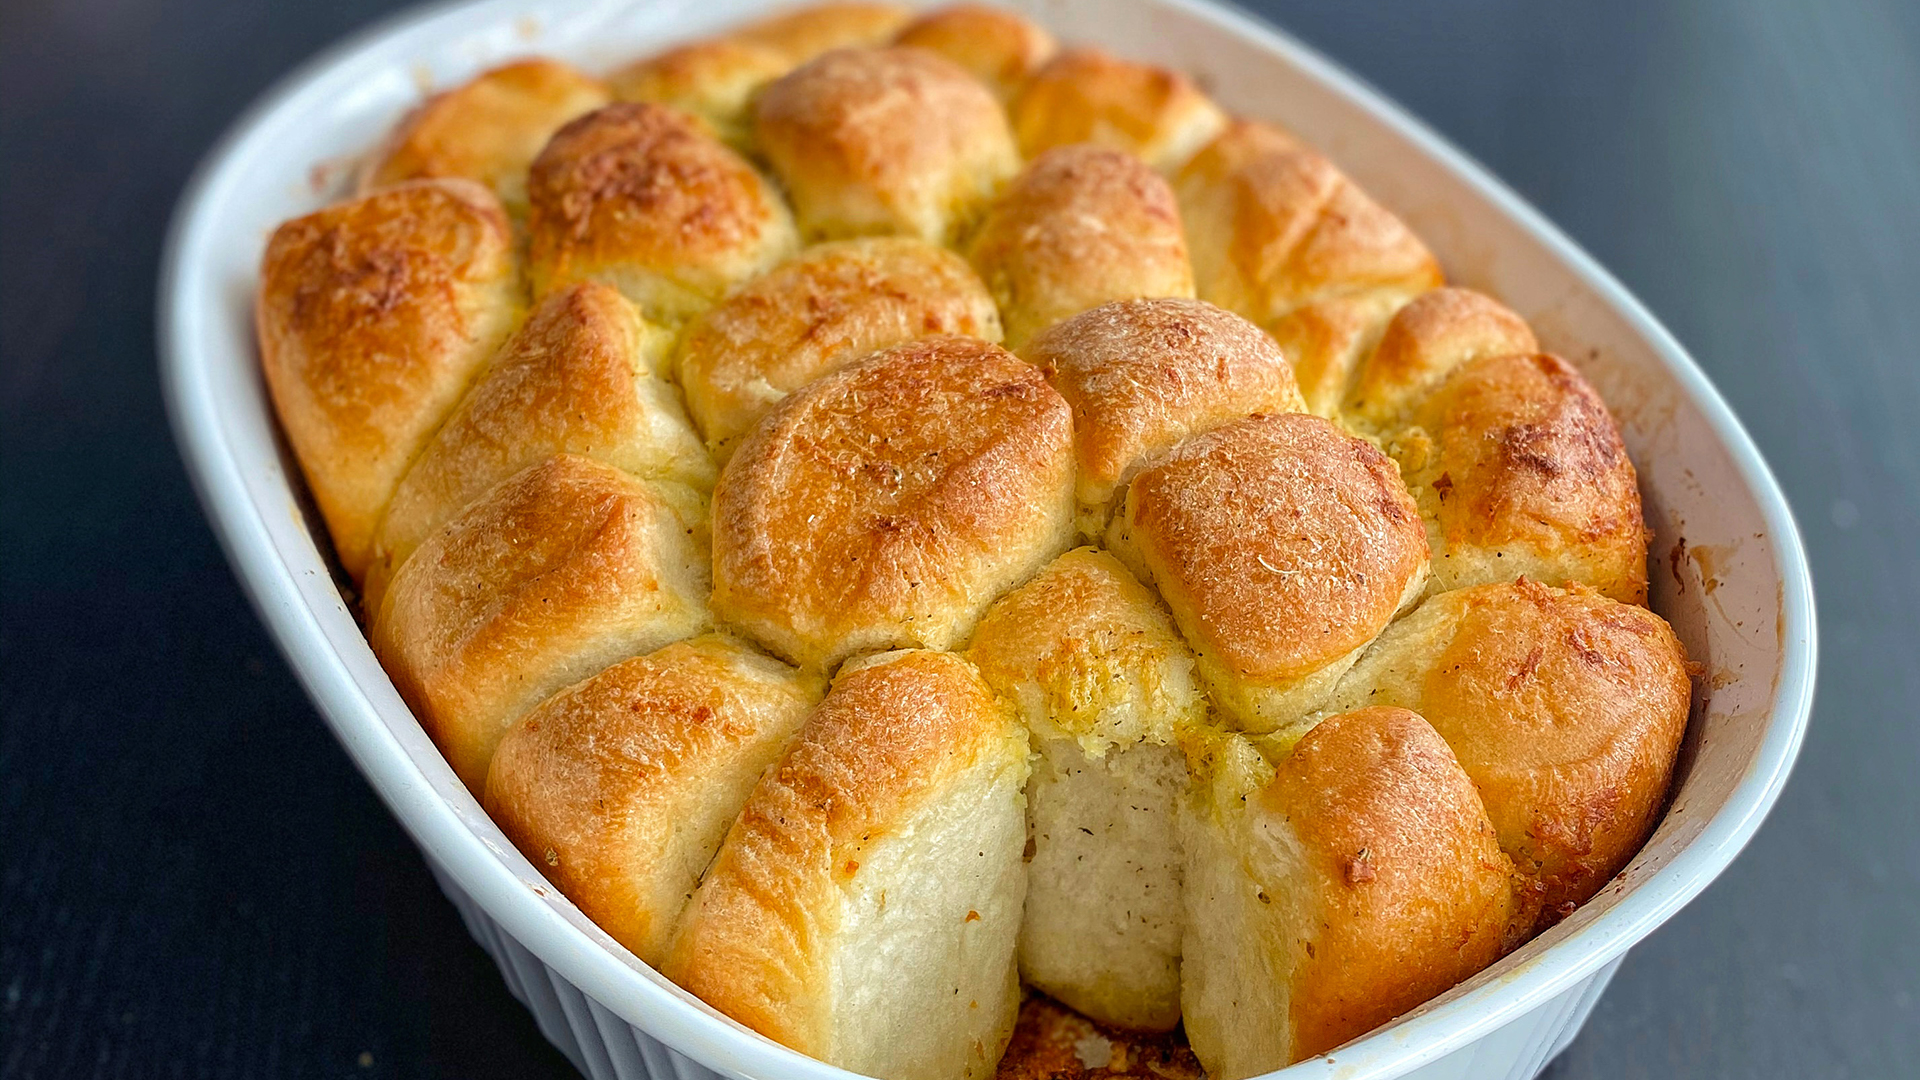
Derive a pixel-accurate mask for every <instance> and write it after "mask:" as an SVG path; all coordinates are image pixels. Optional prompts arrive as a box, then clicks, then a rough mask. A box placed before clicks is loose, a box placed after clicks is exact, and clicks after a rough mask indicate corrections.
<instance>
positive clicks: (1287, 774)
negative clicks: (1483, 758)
mask: <svg viewBox="0 0 1920 1080" xmlns="http://www.w3.org/2000/svg"><path fill="white" fill-rule="evenodd" d="M1255 816H1256V820H1258V819H1259V818H1261V817H1265V818H1267V819H1268V820H1269V821H1276V822H1284V826H1283V827H1284V828H1285V829H1287V831H1289V832H1291V833H1292V834H1293V836H1294V837H1296V838H1297V840H1298V842H1299V845H1300V846H1299V849H1298V856H1297V857H1298V863H1297V864H1296V865H1295V866H1294V867H1292V871H1293V872H1292V873H1291V874H1289V875H1287V880H1285V881H1283V882H1276V884H1283V885H1285V886H1290V887H1292V888H1293V889H1297V890H1299V891H1300V892H1301V893H1302V894H1304V895H1305V896H1306V897H1310V898H1312V899H1311V900H1310V901H1309V909H1310V911H1311V914H1310V915H1308V917H1307V919H1306V922H1305V926H1304V927H1303V931H1304V933H1305V935H1306V938H1305V940H1306V941H1307V943H1308V947H1307V948H1306V949H1305V950H1304V955H1302V956H1299V957H1298V958H1297V960H1296V966H1295V968H1294V971H1293V979H1292V981H1293V992H1292V995H1291V999H1290V1006H1289V1013H1290V1019H1291V1021H1292V1024H1293V1059H1294V1060H1295V1061H1298V1060H1301V1059H1302V1058H1307V1057H1311V1056H1313V1055H1315V1054H1322V1053H1325V1052H1326V1051H1328V1050H1331V1049H1333V1048H1334V1047H1336V1046H1339V1045H1340V1044H1342V1043H1344V1042H1346V1041H1347V1040H1349V1039H1352V1038H1354V1037H1356V1036H1358V1035H1362V1034H1364V1033H1366V1032H1368V1031H1371V1030H1373V1029H1374V1028H1375V1027H1378V1026H1379V1025H1380V1024H1383V1023H1385V1022H1387V1021H1388V1020H1391V1019H1393V1018H1394V1017H1396V1016H1398V1015H1400V1014H1401V1013H1403V1012H1406V1011H1407V1010H1409V1009H1411V1008H1413V1007H1414V1006H1416V1005H1418V1004H1420V1003H1421V1002H1423V1001H1425V1000H1427V999H1428V998H1430V997H1432V996H1434V995H1435V994H1438V993H1441V992H1442V991H1444V990H1446V989H1447V988H1449V987H1451V986H1453V985H1454V984H1455V983H1458V982H1460V981H1461V980H1462V979H1465V978H1467V977H1468V976H1471V975H1473V974H1474V973H1476V972H1478V971H1479V970H1480V969H1481V968H1484V967H1486V966H1487V965H1488V964H1491V963H1493V962H1494V961H1495V960H1497V959H1499V958H1500V954H1501V949H1502V945H1503V943H1504V941H1505V940H1506V932H1507V927H1508V923H1509V922H1510V921H1511V919H1512V916H1513V892H1512V883H1511V882H1512V873H1513V866H1512V863H1510V862H1509V861H1508V859H1507V857H1506V856H1505V855H1503V854H1502V853H1501V851H1500V846H1499V844H1498V843H1496V842H1495V839H1494V829H1493V826H1492V824H1491V823H1490V822H1489V821H1488V820H1487V812H1486V810H1485V809H1484V808H1483V807H1482V806H1481V803H1480V797H1479V795H1477V794H1476V793H1475V791H1474V785H1473V782H1472V781H1471V780H1469V779H1468V774H1467V773H1466V772H1465V771H1463V770H1462V769H1461V767H1460V763H1459V762H1458V761H1456V760H1455V758H1454V755H1453V752H1452V751H1451V750H1449V749H1448V747H1447V744H1446V743H1445V742H1443V741H1442V740H1441V739H1440V737H1439V736H1438V735H1437V734H1435V733H1434V729H1433V728H1432V727H1430V726H1429V725H1428V724H1427V723H1426V721H1424V720H1422V719H1421V718H1420V717H1419V716H1417V715H1415V714H1414V713H1411V712H1408V711H1407V710H1405V709H1390V708H1372V709H1363V710H1361V711H1358V712H1351V713H1346V714H1344V715H1341V716H1336V717H1333V718H1331V719H1329V720H1326V721H1324V722H1322V723H1321V724H1320V725H1319V726H1318V727H1316V728H1314V729H1313V731H1312V732H1311V733H1309V734H1308V735H1307V736H1306V737H1305V738H1304V739H1302V740H1301V741H1300V744H1299V746H1298V747H1296V748H1295V749H1294V752H1293V754H1292V756H1290V757H1288V758H1287V759H1286V760H1285V761H1283V762H1281V763H1280V766H1279V768H1278V769H1277V770H1276V774H1275V776H1274V780H1273V783H1272V784H1271V785H1269V786H1268V787H1267V788H1266V789H1265V790H1264V791H1262V792H1261V793H1260V795H1259V797H1258V800H1257V809H1256V810H1255ZM1274 1064H1275V1065H1279V1064H1284V1063H1282V1062H1276V1063H1274Z"/></svg>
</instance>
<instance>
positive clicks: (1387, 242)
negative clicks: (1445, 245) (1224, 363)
mask: <svg viewBox="0 0 1920 1080" xmlns="http://www.w3.org/2000/svg"><path fill="white" fill-rule="evenodd" d="M1222 139H1223V140H1226V145H1225V146H1217V147H1215V148H1213V151H1212V152H1203V153H1202V154H1200V155H1199V156H1198V157H1197V158H1196V159H1195V161H1194V162H1193V163H1192V164H1190V165H1189V166H1188V168H1187V169H1185V170H1183V171H1182V173H1181V175H1180V177H1179V178H1178V179H1177V180H1176V181H1175V185H1174V187H1175V190H1176V191H1177V192H1178V193H1179V196H1180V213H1181V217H1182V218H1183V220H1185V222H1186V225H1187V240H1188V244H1189V246H1190V248H1191V252H1192V256H1193V270H1194V283H1195V285H1196V286H1197V288H1198V290H1199V295H1200V298H1201V299H1203V300H1210V301H1212V302H1213V303H1216V304H1219V305H1220V306H1221V307H1224V308H1226V309H1228V310H1230V311H1235V312H1238V313H1239V314H1241V315H1244V316H1246V317H1247V318H1249V319H1252V320H1253V321H1254V322H1256V323H1260V324H1261V325H1263V326H1264V325H1269V324H1271V323H1273V322H1275V321H1277V320H1279V319H1281V318H1282V317H1284V316H1286V315H1288V314H1289V313H1291V312H1293V311H1294V310H1296V309H1298V308H1301V307H1304V306H1305V305H1308V304H1312V303H1319V302H1323V301H1327V300H1332V299H1337V298H1341V297H1346V296H1353V295H1358V294H1363V293H1369V292H1386V293H1392V294H1396V295H1398V296H1400V297H1401V298H1402V299H1403V300H1404V299H1406V298H1411V297H1413V296H1416V295H1418V294H1419V293H1421V292H1424V291H1425V290H1427V289H1431V288H1434V287H1436V286H1438V285H1440V284H1441V274H1440V267H1439V264H1438V263H1437V262H1436V261H1435V260H1434V258H1433V255H1432V254H1431V253H1430V252H1428V251H1427V249H1426V246H1425V245H1423V244H1422V243H1421V242H1420V240H1419V238H1418V237H1416V236H1414V235H1413V233H1412V232H1411V231H1409V230H1408V229H1407V227H1406V226H1405V225H1404V224H1402V223H1401V221H1400V219H1399V218H1396V217H1394V216H1393V215H1392V214H1391V213H1389V212H1388V211H1387V210H1385V209H1384V208H1382V207H1381V206H1380V205H1379V204H1378V203H1375V202H1374V201H1373V200H1372V199H1370V198H1368V197H1367V196H1366V194H1365V193H1363V192H1362V191H1361V190H1360V189H1359V188H1358V187H1356V186H1355V185H1354V184H1353V182H1352V181H1351V180H1349V179H1347V177H1346V176H1345V174H1343V173H1341V172H1340V170H1339V169H1337V168H1335V167H1334V166H1333V164H1332V163H1331V162H1329V161H1327V160H1326V159H1325V158H1323V157H1321V156H1320V155H1318V154H1316V153H1313V152H1312V151H1310V150H1306V149H1285V148H1283V147H1284V146H1285V145H1286V141H1287V137H1286V136H1284V135H1276V134H1274V133H1273V132H1272V131H1271V130H1269V129H1262V128H1259V127H1237V128H1233V129H1230V130H1229V131H1228V132H1227V133H1226V134H1225V135H1223V136H1222Z"/></svg>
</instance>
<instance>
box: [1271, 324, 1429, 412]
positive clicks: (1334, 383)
mask: <svg viewBox="0 0 1920 1080" xmlns="http://www.w3.org/2000/svg"><path fill="white" fill-rule="evenodd" d="M1405 300H1406V298H1405V297H1404V296H1402V295H1400V294H1398V293H1395V292H1378V293H1361V294H1359V295H1357V296H1340V297H1335V298H1333V299H1331V300H1322V301H1320V302H1319V303H1316V304H1308V305H1306V306H1305V307H1299V308H1295V309H1293V310H1292V311H1290V312H1288V313H1287V314H1285V315H1283V316H1281V317H1280V318H1279V319H1278V320H1276V321H1275V322H1273V323H1271V324H1269V325H1268V327H1267V333H1269V334H1271V335H1272V336H1273V340H1274V341H1275V342H1277V343H1279V345H1280V349H1281V351H1282V352H1284V353H1286V354H1287V359H1288V360H1290V361H1292V363H1293V376H1294V379H1295V380H1296V381H1297V382H1298V383H1299V384H1300V395H1301V397H1303V398H1305V399H1306V404H1307V410H1308V411H1309V412H1311V413H1313V414H1314V415H1315V416H1324V417H1326V418H1327V419H1329V420H1335V419H1346V420H1348V421H1349V423H1350V422H1351V417H1343V416H1342V415H1341V412H1340V406H1341V404H1342V403H1343V402H1345V401H1346V399H1347V391H1348V388H1349V387H1350V386H1352V385H1353V380H1354V378H1355V376H1356V375H1357V374H1358V373H1359V372H1360V370H1361V369H1362V368H1363V367H1364V366H1365V364H1366V361H1367V358H1368V357H1369V356H1371V355H1372V353H1373V349H1374V346H1375V345H1376V344H1378V343H1379V340H1380V334H1381V332H1382V331H1383V330H1385V329H1386V326H1387V321H1388V320H1389V319H1390V318H1392V316H1393V312H1394V310H1395V309H1396V308H1398V307H1399V306H1400V305H1401V304H1402V303H1403V302H1404V301H1405Z"/></svg>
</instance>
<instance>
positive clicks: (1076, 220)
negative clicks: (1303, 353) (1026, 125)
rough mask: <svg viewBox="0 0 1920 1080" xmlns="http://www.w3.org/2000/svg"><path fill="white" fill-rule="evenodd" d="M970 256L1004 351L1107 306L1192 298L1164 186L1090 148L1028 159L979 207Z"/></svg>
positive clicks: (1134, 163) (1117, 156)
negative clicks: (995, 315) (1002, 324)
mask: <svg viewBox="0 0 1920 1080" xmlns="http://www.w3.org/2000/svg"><path fill="white" fill-rule="evenodd" d="M970 257H971V258H972V260H973V265H974V268H975V269H976V270H978V271H979V272H980V277H981V280H983V281H985V282H986V283H987V287H988V288H989V289H990V290H992V292H993V298H994V299H995V300H996V301H998V302H999V304H1000V313H1001V315H1002V317H1003V318H1005V319H1006V328H1007V345H1008V347H1009V348H1014V349H1018V348H1019V347H1020V346H1021V345H1023V344H1025V342H1026V341H1027V339H1029V338H1031V337H1032V336H1033V335H1035V334H1037V333H1039V332H1040V331H1042V330H1045V329H1046V328H1047V327H1049V326H1052V325H1053V324H1054V323H1057V322H1059V321H1060V320H1061V319H1064V318H1067V317H1068V316H1071V315H1077V314H1079V313H1080V312H1082V311H1085V310H1087V309H1088V308H1092V307H1098V306H1099V305H1101V304H1104V303H1106V302H1108V301H1110V300H1128V299H1132V298H1135V297H1156V296H1184V297H1190V296H1192V295H1193V268H1192V267H1191V266H1190V265H1188V263H1187V242H1186V238H1185V236H1184V235H1182V233H1181V231H1180V209H1179V207H1178V206H1176V205H1175V203H1174V199H1173V189H1171V188H1169V187H1168V186H1167V182H1166V181H1165V180H1162V179H1161V178H1160V175H1159V174H1158V173H1156V172H1154V171H1153V170H1152V169H1149V168H1147V167H1146V166H1145V165H1143V164H1141V163H1140V161H1139V160H1137V159H1136V158H1134V157H1132V156H1130V155H1128V154H1126V153H1123V152H1122V151H1119V150H1115V149H1112V148H1110V147H1104V146H1096V145H1093V144H1091V143H1081V144H1078V145H1075V146H1062V147H1058V148H1055V149H1052V150H1048V151H1046V152H1045V153H1043V154H1041V155H1040V156H1039V157H1038V158H1035V159H1034V160H1033V161H1032V162H1031V163H1029V164H1028V165H1027V167H1026V168H1025V169H1024V170H1022V171H1021V173H1020V175H1019V176H1017V177H1015V178H1014V181H1013V184H1012V186H1011V187H1009V188H1008V189H1007V191H1006V193H1005V194H1003V195H1001V196H1000V198H999V199H998V200H996V201H995V202H994V204H993V206H992V208H991V209H989V210H988V211H987V217H986V220H985V221H984V222H982V223H981V226H980V231H979V232H978V233H977V234H975V236H974V239H973V243H972V248H971V255H970Z"/></svg>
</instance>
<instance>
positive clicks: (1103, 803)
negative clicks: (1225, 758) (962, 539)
mask: <svg viewBox="0 0 1920 1080" xmlns="http://www.w3.org/2000/svg"><path fill="white" fill-rule="evenodd" d="M967 656H968V658H969V659H971V660H972V661H973V662H974V663H975V664H976V665H978V666H979V668H980V674H981V675H982V676H983V677H984V678H985V679H986V680H987V683H988V685H990V686H992V687H993V688H994V690H995V691H997V692H998V693H1000V694H1001V695H1002V696H1004V697H1006V698H1008V699H1010V700H1012V701H1013V702H1014V703H1015V704H1016V706H1017V707H1018V709H1019V713H1020V718H1021V719H1022V720H1024V721H1025V722H1026V724H1027V730H1028V732H1029V733H1030V735H1031V737H1032V740H1033V745H1034V749H1035V750H1037V751H1038V752H1039V758H1038V760H1037V761H1036V762H1035V769H1034V775H1033V779H1032V781H1031V782H1030V784H1029V786H1028V788H1027V820H1028V823H1029V835H1028V841H1027V843H1028V853H1029V854H1028V860H1027V908H1026V914H1025V917H1024V919H1023V921H1022V923H1021V927H1020V973H1021V975H1022V976H1023V977H1024V978H1025V980H1026V981H1027V983H1028V984H1030V985H1032V986H1035V987H1037V988H1039V989H1040V990H1043V991H1045V992H1046V993H1048V994H1051V995H1053V996H1054V997H1056V998H1059V999H1060V1000H1061V1001H1063V1002H1066V1003H1067V1004H1068V1005H1071V1006H1073V1007H1074V1008H1076V1009H1079V1010H1080V1011H1081V1012H1083V1013H1085V1014H1087V1015H1088V1016H1090V1017H1092V1018H1093V1019H1095V1020H1097V1021H1099V1022H1101V1023H1103V1024H1111V1025H1114V1026H1116V1027H1121V1028H1128V1029H1132V1030H1137V1031H1168V1030H1171V1029H1172V1028H1173V1027H1174V1026H1175V1025H1176V1024H1178V1023H1179V1022H1180V925H1181V921H1182V917H1183V916H1182V913H1181V908H1180V848H1179V844H1178V843H1177V841H1176V839H1175V837H1174V807H1175V804H1176V803H1177V802H1178V801H1179V799H1180V798H1181V797H1182V796H1183V795H1184V793H1185V791H1186V786H1187V774H1186V766H1185V763H1184V760H1183V759H1182V757H1181V754H1180V750H1179V748H1178V745H1177V741H1178V738H1179V736H1180V733H1181V732H1182V731H1183V730H1184V729H1186V728H1188V727H1190V726H1192V725H1195V724H1198V723H1200V722H1201V721H1202V720H1204V719H1205V717H1206V699H1205V698H1204V697H1203V696H1202V694H1201V692H1200V688H1199V684H1198V683H1197V682H1196V681H1195V679H1194V672H1193V653H1192V651H1190V650H1189V649H1188V648H1187V646H1186V643H1185V642H1183V641H1181V640H1180V635H1179V632H1178V631H1176V630H1175V629H1174V628H1173V623H1172V621H1171V620H1169V619H1168V618H1167V615H1166V613H1165V612H1164V611H1162V610H1161V609H1160V605H1159V604H1158V603H1157V602H1156V601H1155V600H1154V598H1153V594H1152V593H1150V592H1148V591H1147V589H1146V588H1145V587H1144V586H1142V585H1141V584H1140V583H1139V582H1138V581H1135V580H1134V579H1133V576H1132V575H1131V574H1129V573H1127V571H1126V568H1125V567H1123V566H1121V565H1120V563H1119V562H1118V561H1117V560H1116V559H1114V557H1113V556H1111V555H1108V554H1106V553H1104V552H1101V551H1097V550H1095V549H1093V548H1079V549H1076V550H1074V551H1070V552H1068V553H1067V554H1065V555H1062V556H1060V558H1058V559H1056V560H1054V562H1053V564H1052V565H1050V566H1048V567H1047V568H1046V569H1045V570H1042V571H1041V572H1040V573H1039V574H1038V575H1036V576H1035V577H1034V579H1033V580H1032V581H1030V582H1028V583H1027V584H1025V585H1023V586H1021V587H1020V588H1019V589H1016V590H1014V591H1013V592H1012V593H1009V594H1008V595H1007V596H1006V597H1005V598H1004V599H1002V600H1001V601H1000V602H999V603H997V604H995V605H994V606H993V608H992V610H990V611H989V612H988V613H987V615H986V617H985V618H984V619H982V620H981V621H980V628H979V630H978V631H976V632H975V634H974V637H973V644H972V646H971V647H970V648H969V649H968V651H967Z"/></svg>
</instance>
